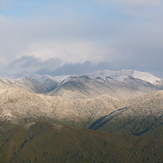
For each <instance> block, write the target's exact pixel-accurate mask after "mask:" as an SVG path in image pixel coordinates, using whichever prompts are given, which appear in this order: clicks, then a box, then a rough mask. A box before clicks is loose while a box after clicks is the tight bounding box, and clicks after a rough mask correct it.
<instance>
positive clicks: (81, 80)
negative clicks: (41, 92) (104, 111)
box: [48, 76, 154, 99]
mask: <svg viewBox="0 0 163 163" xmlns="http://www.w3.org/2000/svg"><path fill="white" fill-rule="evenodd" d="M150 87H151V86H150ZM153 90H154V89H153ZM66 93H67V94H66ZM76 93H78V96H76ZM146 93H147V92H146V91H144V90H141V89H138V88H135V87H133V86H132V85H129V84H125V83H123V82H120V81H117V80H115V79H112V78H106V80H104V79H101V78H96V79H91V78H89V77H88V76H79V77H71V78H69V80H68V81H63V82H62V83H60V85H59V86H58V87H57V88H56V89H54V90H53V91H51V92H50V93H48V94H49V95H51V96H58V95H59V96H62V97H65V98H69V99H76V98H80V97H82V98H94V97H97V96H99V95H103V94H108V95H110V96H112V97H116V98H124V99H126V98H131V97H136V96H140V95H143V94H146ZM74 94H75V95H74Z"/></svg>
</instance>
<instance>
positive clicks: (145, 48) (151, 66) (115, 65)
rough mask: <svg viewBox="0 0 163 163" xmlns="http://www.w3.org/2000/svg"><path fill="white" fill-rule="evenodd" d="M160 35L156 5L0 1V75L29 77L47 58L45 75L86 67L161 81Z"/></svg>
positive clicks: (142, 0) (150, 1) (161, 7)
mask: <svg viewBox="0 0 163 163" xmlns="http://www.w3.org/2000/svg"><path fill="white" fill-rule="evenodd" d="M162 29H163V2H162V0H137V1H131V0H89V1H88V0H87V1H86V0H83V1H76V0H46V1H45V0H23V1H22V0H0V65H1V66H0V71H3V72H4V70H5V69H6V67H9V66H10V65H11V64H12V66H14V65H13V63H16V64H17V65H15V68H13V69H14V71H11V73H21V71H20V70H22V69H27V70H28V71H26V72H29V73H32V72H35V71H36V66H35V65H36V61H37V70H39V68H40V69H46V66H45V65H46V64H45V63H47V60H49V59H51V58H53V59H52V60H53V61H54V59H55V65H54V67H52V68H51V70H53V69H57V68H60V69H61V67H63V68H64V67H66V66H65V65H73V66H72V67H73V69H74V67H75V66H77V65H86V64H85V63H88V62H89V64H90V65H92V66H93V67H94V68H95V67H96V68H98V69H100V68H101V69H103V68H108V69H112V70H120V69H136V70H140V71H148V72H150V73H153V74H155V75H157V76H159V77H163V73H162V70H163V64H162V60H163V30H162ZM24 56H26V57H29V58H30V60H32V59H33V61H30V64H24V65H25V66H24V67H23V63H24V62H25V61H24V58H23V57H24ZM26 57H25V58H26ZM21 58H22V60H21ZM29 58H28V59H27V63H28V62H29ZM15 61H16V62H15ZM17 61H19V62H17ZM21 62H22V63H21ZM56 62H57V63H56ZM38 63H40V67H39V64H38ZM48 63H49V62H48ZM27 65H29V66H27ZM42 65H44V67H42ZM74 65H75V66H74ZM102 65H105V66H102ZM106 65H108V67H107V66H106ZM79 67H80V66H79ZM81 67H82V66H81ZM48 68H49V67H48ZM96 68H95V69H96ZM90 69H91V70H92V68H90ZM70 70H71V69H70ZM80 72H82V71H80Z"/></svg>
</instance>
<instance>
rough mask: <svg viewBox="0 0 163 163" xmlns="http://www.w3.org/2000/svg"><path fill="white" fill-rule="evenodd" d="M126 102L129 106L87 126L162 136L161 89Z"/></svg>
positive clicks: (111, 130)
mask: <svg viewBox="0 0 163 163" xmlns="http://www.w3.org/2000/svg"><path fill="white" fill-rule="evenodd" d="M128 104H130V106H128V107H124V108H121V109H117V110H115V111H113V112H111V113H110V114H108V115H105V116H103V117H101V118H100V119H98V120H96V121H95V122H94V123H93V124H92V125H91V126H90V127H89V128H90V129H95V130H102V131H108V132H122V133H128V134H133V135H148V136H158V135H159V136H160V137H162V136H163V91H158V92H153V93H151V94H148V95H145V96H142V97H138V98H135V99H132V100H129V101H128ZM158 128H160V130H158ZM156 131H157V132H156Z"/></svg>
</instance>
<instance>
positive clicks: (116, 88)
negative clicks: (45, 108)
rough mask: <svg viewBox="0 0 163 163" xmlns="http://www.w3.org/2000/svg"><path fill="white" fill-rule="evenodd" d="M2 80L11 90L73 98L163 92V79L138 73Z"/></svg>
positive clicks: (25, 77)
mask: <svg viewBox="0 0 163 163" xmlns="http://www.w3.org/2000/svg"><path fill="white" fill-rule="evenodd" d="M1 78H3V80H4V81H6V85H7V87H8V83H12V84H11V85H12V86H14V87H21V88H24V89H26V90H28V91H30V92H34V93H39V94H40V93H41V94H48V95H51V96H62V97H65V98H69V99H77V98H93V97H97V96H99V95H103V94H108V95H110V96H112V97H116V98H124V99H126V98H132V97H137V96H140V95H144V94H147V93H150V92H153V91H157V90H162V89H163V80H162V79H160V78H158V77H155V76H154V75H152V74H150V73H147V72H140V71H135V70H121V71H110V70H101V71H96V72H93V73H88V74H83V75H62V76H50V75H39V74H17V75H10V76H3V77H1ZM6 79H7V80H6ZM4 83H5V82H3V84H4Z"/></svg>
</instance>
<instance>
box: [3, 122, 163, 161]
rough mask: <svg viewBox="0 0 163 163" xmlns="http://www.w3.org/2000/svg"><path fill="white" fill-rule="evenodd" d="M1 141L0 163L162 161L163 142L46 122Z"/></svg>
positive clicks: (16, 130) (20, 129)
mask: <svg viewBox="0 0 163 163" xmlns="http://www.w3.org/2000/svg"><path fill="white" fill-rule="evenodd" d="M1 130H2V129H1ZM0 138H1V141H0V162H1V163H8V162H11V163H18V162H19V163H29V162H32V163H35V162H36V163H37V162H39V163H52V162H56V163H57V162H58V163H61V162H62V163H64V162H65V163H76V162H80V163H99V162H100V163H104V162H108V163H111V162H112V163H120V162H125V163H131V162H132V163H143V162H144V163H146V162H148V163H153V162H155V163H160V162H161V161H162V160H163V155H162V152H161V151H163V139H154V138H147V137H140V136H139V137H137V136H131V135H130V136H129V135H125V134H116V133H105V132H98V131H93V130H88V129H79V128H72V127H68V126H64V125H58V124H50V123H45V122H33V123H30V124H25V125H24V126H20V127H15V128H13V129H11V130H10V131H9V132H8V133H3V132H0Z"/></svg>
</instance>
